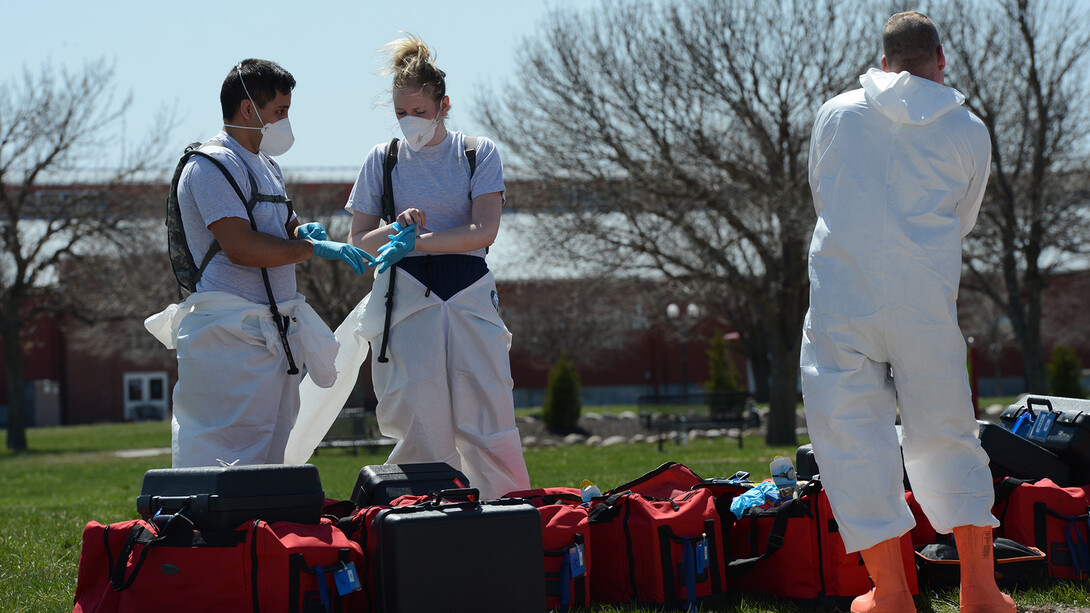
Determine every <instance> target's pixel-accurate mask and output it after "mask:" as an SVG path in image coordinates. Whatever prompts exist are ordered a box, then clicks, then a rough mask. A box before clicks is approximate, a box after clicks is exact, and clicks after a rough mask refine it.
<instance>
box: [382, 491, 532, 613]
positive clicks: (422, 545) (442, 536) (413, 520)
mask: <svg viewBox="0 0 1090 613" xmlns="http://www.w3.org/2000/svg"><path fill="white" fill-rule="evenodd" d="M450 494H451V493H450V492H441V493H439V496H438V499H437V500H436V501H434V502H427V503H424V504H421V505H414V506H406V507H391V508H388V509H384V510H382V511H380V512H379V513H378V515H376V516H375V521H374V524H373V525H372V529H371V534H372V535H373V536H372V538H374V539H375V540H376V542H377V545H376V553H375V557H376V559H375V561H374V564H373V565H374V568H375V587H376V589H375V592H376V607H375V611H376V612H377V613H416V612H427V613H431V612H432V611H436V610H442V611H445V612H447V613H451V612H461V611H465V612H467V613H468V612H474V613H477V612H481V613H487V612H503V613H508V612H510V611H520V612H523V611H524V612H527V613H535V612H544V611H545V562H544V558H543V556H542V555H541V552H542V550H543V544H542V538H541V516H540V515H539V514H538V511H537V509H536V508H534V507H533V505H531V504H529V503H528V502H526V501H524V500H520V499H500V500H495V501H491V502H483V503H481V502H462V503H454V504H450V503H445V502H444V498H446V497H447V496H448V495H450ZM463 494H465V495H472V496H474V497H476V491H475V490H466V491H465V492H463Z"/></svg>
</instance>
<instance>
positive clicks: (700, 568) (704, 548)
mask: <svg viewBox="0 0 1090 613" xmlns="http://www.w3.org/2000/svg"><path fill="white" fill-rule="evenodd" d="M707 569H708V537H707V536H705V537H704V538H702V539H700V540H699V541H697V542H696V574H698V575H701V574H703V573H704V571H706V570H707Z"/></svg>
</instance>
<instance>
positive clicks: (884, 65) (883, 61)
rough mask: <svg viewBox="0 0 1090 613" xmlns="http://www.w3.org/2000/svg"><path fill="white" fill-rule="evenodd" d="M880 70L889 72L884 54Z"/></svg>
mask: <svg viewBox="0 0 1090 613" xmlns="http://www.w3.org/2000/svg"><path fill="white" fill-rule="evenodd" d="M882 72H889V64H887V63H886V56H885V55H882Z"/></svg>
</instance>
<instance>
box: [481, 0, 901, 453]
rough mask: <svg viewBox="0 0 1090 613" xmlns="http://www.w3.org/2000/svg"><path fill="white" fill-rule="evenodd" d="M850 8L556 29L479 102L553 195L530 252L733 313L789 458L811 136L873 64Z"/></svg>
mask: <svg viewBox="0 0 1090 613" xmlns="http://www.w3.org/2000/svg"><path fill="white" fill-rule="evenodd" d="M868 7H869V5H866V6H860V5H859V4H858V3H855V4H852V5H851V6H845V5H844V4H843V3H838V2H833V1H819V2H816V3H815V2H803V1H785V2H760V1H757V0H748V1H741V0H739V1H732V2H715V1H711V0H686V1H682V2H676V3H652V2H648V1H637V2H624V3H605V2H603V3H600V4H598V5H596V6H595V8H594V9H593V10H591V11H587V12H583V13H576V12H563V11H556V12H553V13H551V14H550V15H549V16H548V18H547V19H546V20H545V22H544V23H543V27H542V28H540V32H541V34H540V35H538V36H537V37H536V38H533V39H530V40H527V41H525V45H524V49H523V50H522V51H521V53H520V56H519V58H518V64H519V65H520V66H522V67H523V70H522V72H521V74H520V77H519V78H518V79H517V80H516V81H514V82H512V83H510V84H508V85H507V86H506V87H505V88H504V90H503V95H502V96H496V95H491V96H486V97H482V102H481V106H482V107H483V109H484V111H483V113H482V119H483V121H484V122H485V124H486V125H487V126H489V127H490V128H491V131H492V133H494V134H496V135H497V137H498V138H499V140H501V141H502V142H504V143H505V145H506V147H507V148H508V149H509V150H510V151H512V152H513V153H514V154H515V157H516V158H517V159H516V162H517V163H516V164H514V166H515V167H516V169H517V170H521V171H522V172H523V173H524V174H526V175H527V176H530V177H534V178H540V179H541V180H542V181H544V182H546V183H548V184H555V185H562V186H569V192H568V194H569V198H568V199H567V200H566V201H562V202H556V203H553V206H554V207H557V208H560V209H562V211H563V213H562V214H556V215H555V216H554V218H553V219H552V223H551V225H552V226H553V228H554V229H555V232H553V233H552V234H548V235H546V236H543V237H542V238H543V241H542V246H541V248H546V247H547V246H549V245H552V246H553V247H554V248H555V247H556V246H561V247H562V248H563V249H564V250H565V251H566V252H567V253H570V254H573V255H575V256H576V258H577V259H579V260H581V261H591V262H595V263H597V264H598V265H599V267H600V268H601V269H602V270H603V271H604V272H607V273H612V274H623V273H631V272H633V271H637V270H640V269H644V270H646V269H651V270H655V271H658V272H659V273H661V274H665V275H666V277H667V278H668V279H672V280H678V281H681V282H682V283H683V285H684V286H687V287H692V288H694V290H695V288H706V287H712V288H714V290H713V291H718V292H722V293H724V294H725V293H727V292H730V293H733V294H737V295H739V296H742V297H744V303H745V304H747V305H749V306H748V308H747V309H746V314H747V317H749V318H752V319H753V322H752V323H753V324H754V325H756V326H758V327H757V328H756V329H754V328H750V329H747V330H746V333H747V336H749V337H750V338H751V339H752V338H754V337H756V336H758V335H759V336H760V337H761V339H760V343H761V344H763V348H762V349H764V350H765V351H766V352H767V353H766V355H767V356H768V361H767V364H768V365H769V369H768V370H769V372H768V379H769V387H768V389H769V394H770V396H769V401H770V405H771V411H770V419H769V422H768V425H769V427H768V434H767V441H768V443H769V444H777V445H785V444H793V443H794V442H795V441H796V437H795V407H796V404H797V400H798V396H797V389H798V387H797V381H798V361H799V347H800V341H801V329H802V320H803V316H804V314H805V311H806V308H807V303H808V300H807V298H808V280H807V271H806V265H807V264H806V257H807V250H808V244H809V239H810V235H811V232H812V230H813V223H814V219H815V215H814V212H813V205H812V203H811V197H810V191H809V186H808V182H807V154H808V143H809V136H810V130H811V125H812V122H813V117H814V114H815V112H816V111H817V109H818V108H819V107H820V106H821V104H822V103H823V102H824V101H825V100H826V99H827V98H829V97H831V96H833V95H835V94H837V93H840V92H842V91H845V90H847V89H850V88H852V87H853V86H855V85H856V83H857V80H856V79H857V77H858V75H859V74H860V72H862V70H863V69H864V68H865V66H866V65H868V64H870V63H871V62H872V61H873V60H874V59H875V57H876V53H875V52H876V50H877V38H878V36H877V33H878V32H880V24H881V21H880V20H879V19H878V15H877V13H876V12H875V11H872V10H870V9H869V8H868ZM542 225H543V226H545V225H547V224H542ZM567 259H568V260H570V259H571V258H570V257H568V258H567ZM558 261H564V260H562V259H558ZM724 303H725V302H724ZM732 304H742V303H741V302H737V301H735V302H732ZM724 315H726V314H724ZM754 345H756V343H754ZM753 357H756V358H758V359H759V358H760V357H761V356H753Z"/></svg>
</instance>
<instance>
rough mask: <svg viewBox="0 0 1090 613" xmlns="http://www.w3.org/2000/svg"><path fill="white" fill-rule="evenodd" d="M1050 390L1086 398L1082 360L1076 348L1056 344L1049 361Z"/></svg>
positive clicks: (1055, 394) (1052, 393) (1062, 394)
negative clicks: (1076, 352) (1076, 353)
mask: <svg viewBox="0 0 1090 613" xmlns="http://www.w3.org/2000/svg"><path fill="white" fill-rule="evenodd" d="M1048 392H1049V394H1051V395H1053V396H1062V397H1064V398H1086V388H1084V387H1083V385H1082V361H1080V360H1079V356H1077V355H1075V350H1074V349H1072V348H1070V347H1066V346H1064V345H1056V348H1055V349H1053V350H1052V357H1051V358H1050V359H1049V361H1048Z"/></svg>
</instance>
